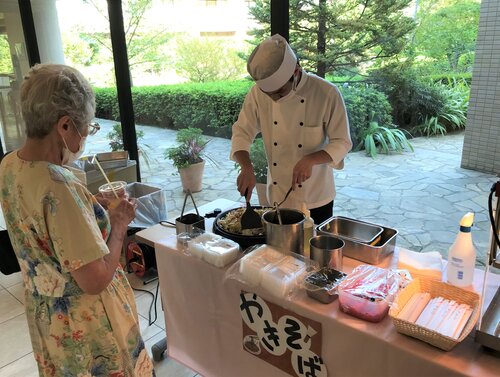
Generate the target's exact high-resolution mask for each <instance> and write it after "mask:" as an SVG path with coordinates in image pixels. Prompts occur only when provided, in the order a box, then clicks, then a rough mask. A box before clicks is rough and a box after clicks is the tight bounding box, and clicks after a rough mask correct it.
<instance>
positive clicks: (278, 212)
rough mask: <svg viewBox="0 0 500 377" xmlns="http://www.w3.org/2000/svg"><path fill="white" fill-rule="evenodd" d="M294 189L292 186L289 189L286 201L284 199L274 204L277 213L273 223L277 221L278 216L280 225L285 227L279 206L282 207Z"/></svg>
mask: <svg viewBox="0 0 500 377" xmlns="http://www.w3.org/2000/svg"><path fill="white" fill-rule="evenodd" d="M292 188H293V186H290V188H289V189H288V191H287V193H286V195H285V199H283V200H282V201H281V202H279V203H278V202H274V204H273V206H274V209H275V211H276V213H275V215H274V220H273V222H275V221H276V215H278V222H279V224H280V225H283V220H282V219H281V213H280V210H279V206H280V205H282V204H283V203H284V202H285V200H286V199H287V198H288V195H290V193H291V192H292Z"/></svg>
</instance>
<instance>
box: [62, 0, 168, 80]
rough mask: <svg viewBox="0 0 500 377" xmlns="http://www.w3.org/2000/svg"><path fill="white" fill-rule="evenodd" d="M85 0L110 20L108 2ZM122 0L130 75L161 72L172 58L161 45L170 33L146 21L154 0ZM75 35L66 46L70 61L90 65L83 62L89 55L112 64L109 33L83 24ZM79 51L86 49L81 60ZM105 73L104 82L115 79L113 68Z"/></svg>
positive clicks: (103, 17) (97, 60)
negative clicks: (83, 58) (106, 77)
mask: <svg viewBox="0 0 500 377" xmlns="http://www.w3.org/2000/svg"><path fill="white" fill-rule="evenodd" d="M84 2H85V3H88V4H90V5H91V6H92V7H93V8H94V9H95V10H96V11H97V13H98V14H99V15H100V17H102V19H104V20H105V21H106V22H107V24H109V16H108V9H107V2H105V1H98V0H84ZM122 3H123V21H124V30H125V39H126V42H127V55H128V60H129V66H130V70H131V72H132V73H133V75H132V76H135V75H139V74H141V73H143V72H160V71H161V70H162V69H164V68H166V67H167V66H168V64H169V62H170V61H171V60H172V59H171V57H170V56H169V55H168V54H167V52H166V49H165V48H164V47H165V45H166V44H167V42H168V41H169V40H170V39H172V34H171V33H168V32H167V30H166V29H159V28H158V27H156V26H155V25H154V24H151V23H146V22H145V20H146V18H147V17H146V16H147V14H148V12H151V8H152V5H153V0H126V1H122ZM83 28H84V27H83V26H82V29H83ZM89 30H92V31H89ZM78 39H79V40H78V41H76V40H75V37H73V41H74V44H73V43H71V45H70V46H67V47H68V48H67V50H68V52H70V55H69V56H70V58H71V60H72V61H74V62H75V63H79V64H81V63H83V64H84V65H89V63H87V62H86V60H87V59H88V60H89V61H90V63H91V64H97V63H103V64H108V65H109V66H110V67H111V66H112V62H113V55H112V53H111V52H112V46H111V39H110V35H109V33H103V32H96V31H94V29H89V28H85V30H82V31H81V32H79V34H78ZM73 49H74V50H73ZM79 51H82V52H85V53H86V54H85V56H86V59H85V60H84V61H83V62H81V61H80V60H81V59H82V58H81V57H79V55H78V52H79ZM73 59H74V60H73ZM77 68H78V66H77ZM99 73H102V72H99ZM106 74H107V76H109V77H108V79H107V82H109V80H110V79H114V77H112V74H113V71H112V70H109V72H106Z"/></svg>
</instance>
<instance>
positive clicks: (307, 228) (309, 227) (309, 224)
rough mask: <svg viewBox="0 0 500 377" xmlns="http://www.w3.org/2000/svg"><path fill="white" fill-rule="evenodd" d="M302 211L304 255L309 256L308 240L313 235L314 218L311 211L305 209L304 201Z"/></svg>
mask: <svg viewBox="0 0 500 377" xmlns="http://www.w3.org/2000/svg"><path fill="white" fill-rule="evenodd" d="M302 213H303V214H304V215H305V217H306V218H305V220H304V256H305V257H307V258H309V257H310V255H311V246H310V244H309V240H310V239H311V238H313V237H314V236H315V231H314V220H313V219H312V218H311V211H309V210H308V209H307V207H306V205H305V203H303V204H302Z"/></svg>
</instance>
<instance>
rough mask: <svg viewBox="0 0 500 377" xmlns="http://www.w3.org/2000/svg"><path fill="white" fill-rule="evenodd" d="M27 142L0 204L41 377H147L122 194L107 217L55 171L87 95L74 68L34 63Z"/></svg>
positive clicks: (83, 133) (84, 124) (7, 175)
mask: <svg viewBox="0 0 500 377" xmlns="http://www.w3.org/2000/svg"><path fill="white" fill-rule="evenodd" d="M21 110H22V115H23V118H24V121H25V123H26V135H27V140H26V142H25V143H24V145H23V146H22V147H21V148H20V149H19V150H16V151H14V152H13V153H10V154H9V155H7V156H5V158H4V159H3V161H2V163H1V165H0V199H1V205H2V209H3V213H4V215H5V220H6V224H7V229H8V232H9V236H10V239H11V241H12V244H13V246H14V250H15V252H16V255H17V258H18V260H19V264H20V266H21V273H22V276H23V280H24V287H25V302H26V316H27V319H28V324H29V329H30V336H31V342H32V345H33V352H34V356H35V359H36V361H37V363H38V369H39V373H40V375H41V376H148V377H149V376H153V375H154V370H153V364H152V362H151V360H150V358H149V357H148V355H147V353H146V350H145V348H144V342H143V340H142V338H141V334H140V330H139V323H138V317H137V310H136V306H135V299H134V294H133V292H132V290H131V287H130V285H129V283H128V281H127V278H126V276H125V274H124V271H123V269H122V268H121V266H120V264H119V258H120V252H121V247H122V242H123V239H124V237H125V234H126V231H127V226H128V224H129V223H130V221H132V219H133V218H134V217H135V205H134V203H133V201H131V200H129V199H128V198H124V199H122V200H121V202H120V204H119V205H118V206H117V207H116V208H114V209H112V210H111V209H110V210H108V211H106V210H104V208H103V207H102V206H101V205H100V204H99V203H98V202H97V200H96V199H95V198H94V196H93V195H92V194H91V193H90V192H89V191H88V190H87V189H86V187H85V186H84V185H83V184H82V183H81V182H80V181H79V180H78V179H77V178H76V177H75V176H74V175H73V174H72V173H71V172H70V171H69V170H67V169H66V168H65V167H63V165H65V164H67V163H69V162H71V161H72V160H74V159H75V158H77V157H78V156H79V155H80V154H81V152H82V151H83V149H84V143H85V139H86V137H87V136H88V135H91V134H93V133H95V132H96V131H97V130H98V126H97V125H95V124H91V123H90V121H91V120H92V118H93V117H94V111H95V97H94V93H93V92H92V89H91V87H90V84H89V82H88V81H87V80H86V79H85V78H84V77H83V75H82V74H81V73H80V72H78V71H77V70H75V69H74V68H71V67H68V66H65V65H56V64H39V65H36V66H35V67H33V68H32V69H31V70H30V72H29V73H28V76H27V77H26V78H25V80H24V82H23V83H22V86H21Z"/></svg>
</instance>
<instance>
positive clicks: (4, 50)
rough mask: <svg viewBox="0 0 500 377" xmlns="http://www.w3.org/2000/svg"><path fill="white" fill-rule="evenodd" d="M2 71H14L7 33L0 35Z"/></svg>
mask: <svg viewBox="0 0 500 377" xmlns="http://www.w3.org/2000/svg"><path fill="white" fill-rule="evenodd" d="M0 73H14V67H13V66H12V59H11V57H10V49H9V42H8V40H7V35H5V34H2V35H0Z"/></svg>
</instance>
